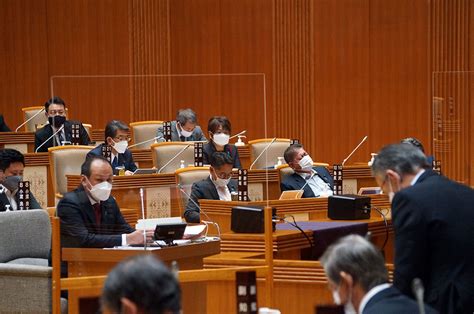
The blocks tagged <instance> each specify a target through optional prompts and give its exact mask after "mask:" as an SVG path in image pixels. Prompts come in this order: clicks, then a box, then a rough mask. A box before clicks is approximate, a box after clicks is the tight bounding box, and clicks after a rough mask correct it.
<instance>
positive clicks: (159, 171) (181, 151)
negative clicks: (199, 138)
mask: <svg viewBox="0 0 474 314" xmlns="http://www.w3.org/2000/svg"><path fill="white" fill-rule="evenodd" d="M191 145H193V143H191V144H188V145H186V146H184V148H183V149H181V150H180V151H179V152H178V153H177V154H176V155H174V157H173V158H171V159H170V160H169V161H168V162H167V163H166V164H164V165H163V167H161V168H160V169H159V170H158V172H157V173H161V171H162V170H163V169H165V168H166V166H168V165H169V164H170V163H172V162H173V160H175V159H176V158H178V156H180V155H181V154H182V153H183V152H184V151H185V150H186V149H187V148H188V147H189V146H191Z"/></svg>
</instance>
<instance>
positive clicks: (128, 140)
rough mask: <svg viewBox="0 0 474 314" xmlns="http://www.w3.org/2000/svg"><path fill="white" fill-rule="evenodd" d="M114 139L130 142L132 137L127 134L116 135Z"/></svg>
mask: <svg viewBox="0 0 474 314" xmlns="http://www.w3.org/2000/svg"><path fill="white" fill-rule="evenodd" d="M114 140H118V141H119V142H121V141H127V142H130V141H131V140H132V139H131V138H130V137H128V136H118V137H114Z"/></svg>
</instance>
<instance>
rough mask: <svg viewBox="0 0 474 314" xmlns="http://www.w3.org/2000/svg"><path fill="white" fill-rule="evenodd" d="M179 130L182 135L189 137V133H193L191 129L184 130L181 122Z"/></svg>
mask: <svg viewBox="0 0 474 314" xmlns="http://www.w3.org/2000/svg"><path fill="white" fill-rule="evenodd" d="M179 130H180V131H179V133H181V135H182V136H184V137H190V136H191V135H193V131H186V130H185V129H183V127H182V126H181V124H179Z"/></svg>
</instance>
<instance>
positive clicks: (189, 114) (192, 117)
mask: <svg viewBox="0 0 474 314" xmlns="http://www.w3.org/2000/svg"><path fill="white" fill-rule="evenodd" d="M176 121H178V122H179V124H180V125H181V126H183V125H185V124H186V123H187V122H191V123H192V124H196V123H197V117H196V113H195V112H194V111H193V110H192V109H190V108H188V109H180V110H178V113H177V114H176Z"/></svg>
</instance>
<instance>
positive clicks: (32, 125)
mask: <svg viewBox="0 0 474 314" xmlns="http://www.w3.org/2000/svg"><path fill="white" fill-rule="evenodd" d="M42 109H44V107H43V106H41V107H40V106H38V107H26V108H22V109H21V110H22V111H23V117H24V120H23V121H26V120H28V119H29V118H31V117H32V116H34V115H35V114H36V113H37V112H38V111H40V110H42ZM47 122H48V119H47V118H46V115H45V114H44V113H40V114H39V115H37V116H36V117H34V118H33V119H31V120H30V121H28V123H27V124H25V131H26V132H35V131H36V126H37V125H38V126H39V127H42V126H43V125H44V124H46V123H47Z"/></svg>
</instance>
